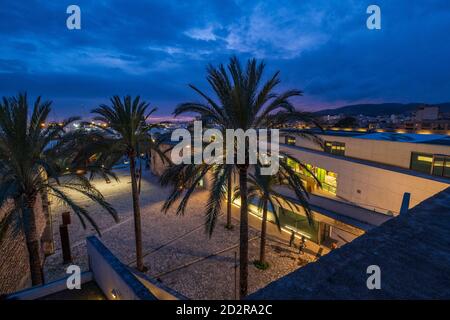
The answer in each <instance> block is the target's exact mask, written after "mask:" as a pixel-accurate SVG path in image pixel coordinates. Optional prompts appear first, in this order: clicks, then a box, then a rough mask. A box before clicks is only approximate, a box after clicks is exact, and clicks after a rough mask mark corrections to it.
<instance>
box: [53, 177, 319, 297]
mask: <svg viewBox="0 0 450 320" xmlns="http://www.w3.org/2000/svg"><path fill="white" fill-rule="evenodd" d="M119 177H120V182H111V183H110V184H106V183H105V182H103V181H95V184H96V186H97V188H98V189H99V190H100V191H101V192H102V193H103V194H104V195H105V197H106V199H107V200H108V201H110V202H111V203H112V204H113V206H114V207H115V208H116V209H117V211H118V212H119V216H120V219H121V221H120V222H119V223H118V224H115V223H114V221H113V219H112V218H111V217H110V216H109V215H108V214H106V213H104V212H102V211H101V210H100V209H99V208H98V206H96V205H93V204H92V203H90V202H89V201H88V200H87V199H84V198H82V197H79V196H76V197H77V199H78V200H79V201H83V202H84V204H85V205H86V206H87V209H88V211H89V212H91V213H92V217H93V218H94V219H95V220H96V221H97V223H98V224H99V226H100V228H101V230H102V237H101V240H102V241H103V242H104V243H105V244H106V245H107V246H108V248H110V249H111V251H112V252H113V253H114V254H116V255H117V257H118V258H119V259H120V260H121V261H123V262H125V263H128V264H130V265H134V263H135V251H134V246H135V243H134V224H133V213H132V203H131V194H130V189H131V186H130V183H129V178H128V177H127V172H126V171H121V172H119ZM167 195H168V190H166V189H163V188H161V187H160V186H159V185H158V183H157V178H156V177H154V176H151V175H150V174H149V173H148V172H145V174H144V178H143V180H142V191H141V210H142V212H141V214H142V229H143V247H144V255H145V258H144V263H145V264H146V266H147V267H148V268H149V271H148V273H147V274H148V275H150V276H153V277H157V278H159V279H160V280H161V281H162V282H164V283H165V284H166V285H167V286H169V287H171V288H173V289H174V290H176V291H178V292H180V293H181V294H183V295H185V296H187V297H189V298H193V299H232V298H234V296H235V293H234V290H235V289H234V283H235V281H234V270H235V269H234V266H235V260H234V255H235V253H237V252H238V246H237V245H238V243H239V232H238V231H239V230H238V229H239V228H238V227H236V228H234V229H233V230H227V229H226V228H224V226H225V217H224V216H221V217H220V218H219V221H218V223H217V226H216V229H215V231H214V233H213V235H212V237H211V238H210V237H209V236H208V235H206V234H205V229H204V222H205V218H204V216H203V213H202V212H203V209H204V203H205V202H206V199H207V192H206V191H198V192H196V194H195V196H194V199H192V201H191V202H190V203H189V206H188V207H189V210H188V212H187V213H186V215H184V216H178V215H176V214H175V212H174V210H171V211H169V212H168V213H167V214H164V213H162V212H161V206H162V204H163V201H164V199H165V198H166V197H167ZM55 208H58V209H55ZM64 210H67V208H61V207H60V206H58V204H57V203H53V218H54V221H53V223H54V236H55V240H56V241H55V242H56V247H57V248H56V253H55V254H54V255H52V256H50V257H48V258H47V259H46V263H45V272H46V280H47V281H51V280H55V279H58V278H61V277H63V276H64V275H65V266H63V265H62V264H61V261H62V258H61V250H60V249H59V248H60V243H59V227H58V226H59V224H60V223H61V215H60V213H61V212H62V211H64ZM255 219H256V218H255ZM250 220H251V221H252V218H250ZM234 224H235V225H236V226H237V224H238V222H237V221H236V220H234ZM251 224H252V225H254V226H255V227H258V228H259V224H260V221H259V220H258V221H255V222H254V223H252V222H251ZM69 230H70V238H71V242H72V255H73V261H74V262H73V263H75V264H78V265H80V266H81V267H82V269H83V270H86V269H87V268H88V262H87V255H86V245H85V238H86V236H88V235H91V234H95V231H94V230H93V228H90V227H88V228H87V229H86V230H84V229H83V228H82V227H81V224H80V222H79V221H78V219H77V218H76V217H72V224H71V225H70V227H69ZM277 232H278V231H277ZM258 236H259V232H258V231H257V229H255V228H250V231H249V238H250V239H251V240H250V242H249V247H250V253H249V257H250V261H253V260H255V259H257V256H258V253H259V241H258V239H259V237H258ZM267 259H268V261H269V263H270V264H271V268H269V269H268V270H265V271H261V270H258V269H256V268H255V267H254V266H253V265H250V276H249V291H250V292H254V291H256V290H257V289H259V288H261V287H264V286H265V285H267V284H268V283H269V282H271V281H273V280H275V279H278V278H280V277H281V276H284V275H286V274H288V273H290V272H291V271H293V270H295V269H297V268H298V267H299V266H302V265H304V264H306V263H307V262H308V261H311V260H312V259H313V257H312V256H309V255H304V256H303V257H299V256H298V253H297V252H296V250H294V249H293V248H289V247H288V246H287V245H286V244H285V243H284V242H280V241H279V240H276V239H274V240H269V242H268V245H267Z"/></svg>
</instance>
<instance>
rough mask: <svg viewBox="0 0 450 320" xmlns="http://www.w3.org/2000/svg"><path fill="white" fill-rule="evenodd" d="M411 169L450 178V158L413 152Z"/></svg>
mask: <svg viewBox="0 0 450 320" xmlns="http://www.w3.org/2000/svg"><path fill="white" fill-rule="evenodd" d="M410 168H411V169H412V170H416V171H420V172H423V173H428V174H432V175H435V176H444V177H448V178H450V156H447V155H440V154H434V155H433V154H428V153H418V152H412V153H411V166H410Z"/></svg>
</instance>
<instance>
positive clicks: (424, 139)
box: [283, 129, 450, 146]
mask: <svg viewBox="0 0 450 320" xmlns="http://www.w3.org/2000/svg"><path fill="white" fill-rule="evenodd" d="M283 131H284V132H292V133H295V132H299V131H305V130H301V129H283ZM310 131H312V132H314V133H316V134H320V135H327V136H336V137H351V138H358V139H369V140H380V141H394V142H409V143H425V144H437V145H444V146H450V135H445V134H419V133H398V132H361V131H347V130H325V131H320V130H317V129H311V130H310Z"/></svg>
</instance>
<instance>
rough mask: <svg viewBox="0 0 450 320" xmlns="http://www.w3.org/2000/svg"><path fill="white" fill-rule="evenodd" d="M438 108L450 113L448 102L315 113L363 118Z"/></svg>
mask: <svg viewBox="0 0 450 320" xmlns="http://www.w3.org/2000/svg"><path fill="white" fill-rule="evenodd" d="M424 105H428V106H438V107H439V108H440V111H441V112H445V113H447V112H450V102H446V103H438V104H424V103H378V104H377V103H367V104H354V105H349V106H343V107H339V108H336V109H326V110H320V111H317V112H315V114H316V115H318V116H326V115H331V116H333V115H338V114H345V115H348V116H357V115H360V114H363V115H365V116H371V117H376V116H382V115H391V114H402V113H408V112H413V111H415V110H416V109H417V107H420V106H424Z"/></svg>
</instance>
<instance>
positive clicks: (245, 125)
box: [161, 57, 310, 298]
mask: <svg viewBox="0 0 450 320" xmlns="http://www.w3.org/2000/svg"><path fill="white" fill-rule="evenodd" d="M264 67H265V64H264V63H262V62H259V63H257V61H256V60H255V59H251V60H249V61H248V62H247V66H246V68H245V69H243V68H242V66H241V64H240V62H239V61H238V59H237V58H236V57H232V58H231V59H230V62H229V64H228V67H227V69H228V70H227V69H226V68H225V67H224V66H223V65H220V66H219V67H218V68H215V67H213V66H211V65H210V66H209V67H208V69H207V81H208V83H209V84H210V86H211V88H212V90H213V92H214V93H215V96H216V97H215V98H212V97H209V96H208V95H207V94H206V93H204V92H203V91H201V90H200V89H198V88H197V87H195V86H193V85H190V87H191V88H192V89H193V90H194V91H195V92H196V93H197V94H199V95H200V96H201V97H202V98H203V99H204V102H203V103H199V102H188V103H183V104H181V105H179V106H178V107H177V108H176V110H175V112H174V114H175V115H180V114H183V113H196V114H198V115H200V118H201V119H202V120H207V121H208V122H209V123H213V124H215V125H216V126H217V127H218V128H219V129H243V130H244V131H245V130H247V129H258V128H278V127H280V126H281V125H283V124H285V123H286V122H287V120H296V119H302V120H310V118H308V116H307V115H306V114H305V113H302V112H298V111H296V110H295V108H294V107H293V105H292V104H291V102H290V99H291V98H292V97H295V96H300V95H301V94H302V93H301V91H299V90H289V91H286V92H283V93H275V92H274V89H275V88H276V87H277V85H278V84H279V83H280V80H279V72H276V73H275V74H273V75H272V77H270V78H269V80H268V81H266V82H265V83H262V77H263V72H264ZM247 150H248V148H247ZM245 159H246V161H244V163H243V164H236V165H234V166H232V167H233V168H234V169H235V170H236V172H237V173H238V175H239V187H240V193H241V208H240V228H239V259H240V266H239V292H240V294H239V295H240V297H241V298H243V297H245V296H246V295H247V286H248V199H247V198H248V197H247V172H248V169H249V165H250V164H249V163H248V159H249V156H248V152H247V154H246V157H245ZM207 172H210V173H211V175H212V187H211V190H210V194H209V201H208V203H207V206H206V210H205V215H206V219H207V226H208V232H209V233H210V234H211V232H212V230H213V228H214V226H215V222H216V219H217V216H218V215H219V212H220V210H221V201H222V200H224V197H225V193H226V188H225V186H226V181H227V179H228V177H229V175H231V173H232V170H231V166H228V165H220V164H218V165H206V164H200V165H189V164H186V165H177V166H174V167H172V168H169V170H168V171H167V172H166V173H165V174H164V175H163V177H162V179H161V182H162V184H163V185H166V184H169V183H172V184H173V185H174V188H173V192H172V194H171V195H170V196H169V198H168V199H167V201H166V203H165V206H164V209H165V210H167V209H168V208H169V207H170V206H172V205H173V204H174V203H175V200H177V199H178V198H180V197H183V199H182V200H181V202H180V204H179V207H178V210H177V212H178V213H183V212H184V210H185V207H186V203H187V201H188V200H189V197H190V196H191V195H192V192H193V190H194V188H195V186H196V185H197V183H198V181H200V179H202V178H203V177H204V176H205V175H206V173H207ZM183 177H184V178H183ZM181 190H186V192H184V193H183V192H182V191H181Z"/></svg>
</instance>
